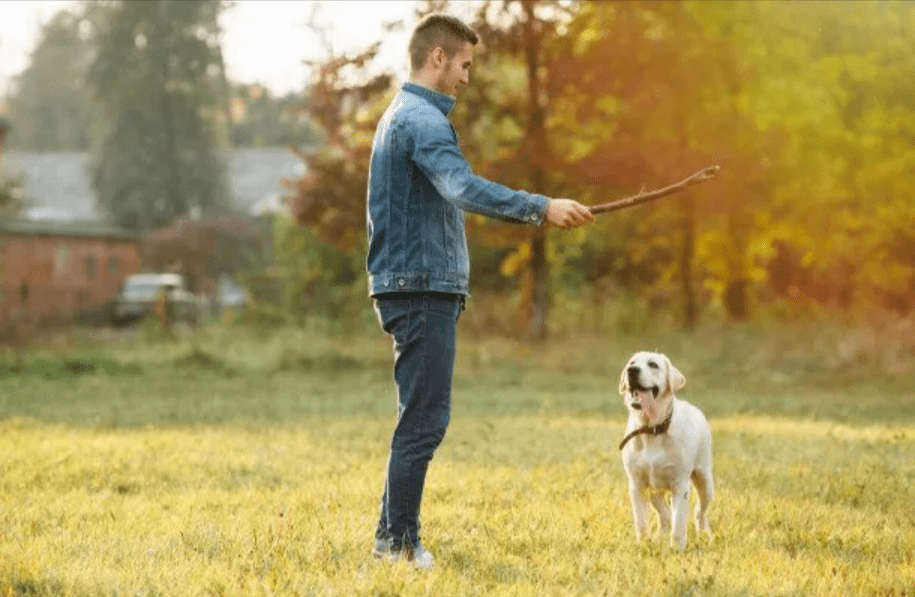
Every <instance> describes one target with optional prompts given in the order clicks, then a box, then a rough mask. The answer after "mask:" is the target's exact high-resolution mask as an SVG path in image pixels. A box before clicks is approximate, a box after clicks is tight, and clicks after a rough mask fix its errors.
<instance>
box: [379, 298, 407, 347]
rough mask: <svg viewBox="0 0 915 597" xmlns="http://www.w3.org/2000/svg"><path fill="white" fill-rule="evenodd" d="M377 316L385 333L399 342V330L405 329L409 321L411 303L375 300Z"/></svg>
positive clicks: (396, 300)
mask: <svg viewBox="0 0 915 597" xmlns="http://www.w3.org/2000/svg"><path fill="white" fill-rule="evenodd" d="M375 314H376V315H377V316H378V324H379V325H380V326H381V329H382V330H384V333H386V334H389V335H391V336H394V339H395V340H397V339H398V336H397V328H398V327H400V328H403V327H404V325H405V324H406V323H407V322H408V321H409V315H410V301H409V300H400V299H395V300H392V299H375Z"/></svg>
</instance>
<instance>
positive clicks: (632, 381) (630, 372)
mask: <svg viewBox="0 0 915 597" xmlns="http://www.w3.org/2000/svg"><path fill="white" fill-rule="evenodd" d="M640 373H641V369H639V368H638V367H634V366H633V367H629V368H627V369H626V374H627V376H628V378H629V391H631V392H651V394H652V396H654V397H655V398H657V397H658V393H659V392H660V391H661V388H659V387H658V386H651V387H645V386H643V385H642V383H641V382H640V381H639V374H640ZM638 408H641V406H639V407H638Z"/></svg>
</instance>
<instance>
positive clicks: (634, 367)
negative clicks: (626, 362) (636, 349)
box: [626, 365, 640, 375]
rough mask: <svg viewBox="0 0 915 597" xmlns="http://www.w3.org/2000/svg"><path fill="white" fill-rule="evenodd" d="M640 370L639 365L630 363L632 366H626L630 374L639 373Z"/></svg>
mask: <svg viewBox="0 0 915 597" xmlns="http://www.w3.org/2000/svg"><path fill="white" fill-rule="evenodd" d="M639 371H640V369H639V367H638V365H630V366H628V367H626V372H627V373H629V375H632V374H634V373H638V372H639Z"/></svg>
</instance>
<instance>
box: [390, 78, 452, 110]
mask: <svg viewBox="0 0 915 597" xmlns="http://www.w3.org/2000/svg"><path fill="white" fill-rule="evenodd" d="M401 89H403V90H404V91H409V92H410V93H412V94H414V95H418V96H419V97H421V98H423V99H424V100H426V101H427V102H429V103H430V104H432V105H433V106H435V107H436V108H438V109H439V110H441V112H442V114H444V115H445V116H448V113H449V112H451V109H452V108H453V107H454V102H455V99H454V98H453V97H451V96H449V95H443V94H441V93H438V92H437V91H432V90H431V89H428V88H426V87H423V86H422V85H417V84H416V83H404V84H403V87H402V88H401Z"/></svg>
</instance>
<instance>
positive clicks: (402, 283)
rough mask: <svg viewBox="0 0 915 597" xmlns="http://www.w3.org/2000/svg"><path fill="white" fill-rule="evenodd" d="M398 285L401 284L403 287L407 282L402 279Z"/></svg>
mask: <svg viewBox="0 0 915 597" xmlns="http://www.w3.org/2000/svg"><path fill="white" fill-rule="evenodd" d="M397 283H398V284H400V285H401V286H403V285H404V284H406V282H404V281H403V278H401V279H400V280H398V281H397Z"/></svg>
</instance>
